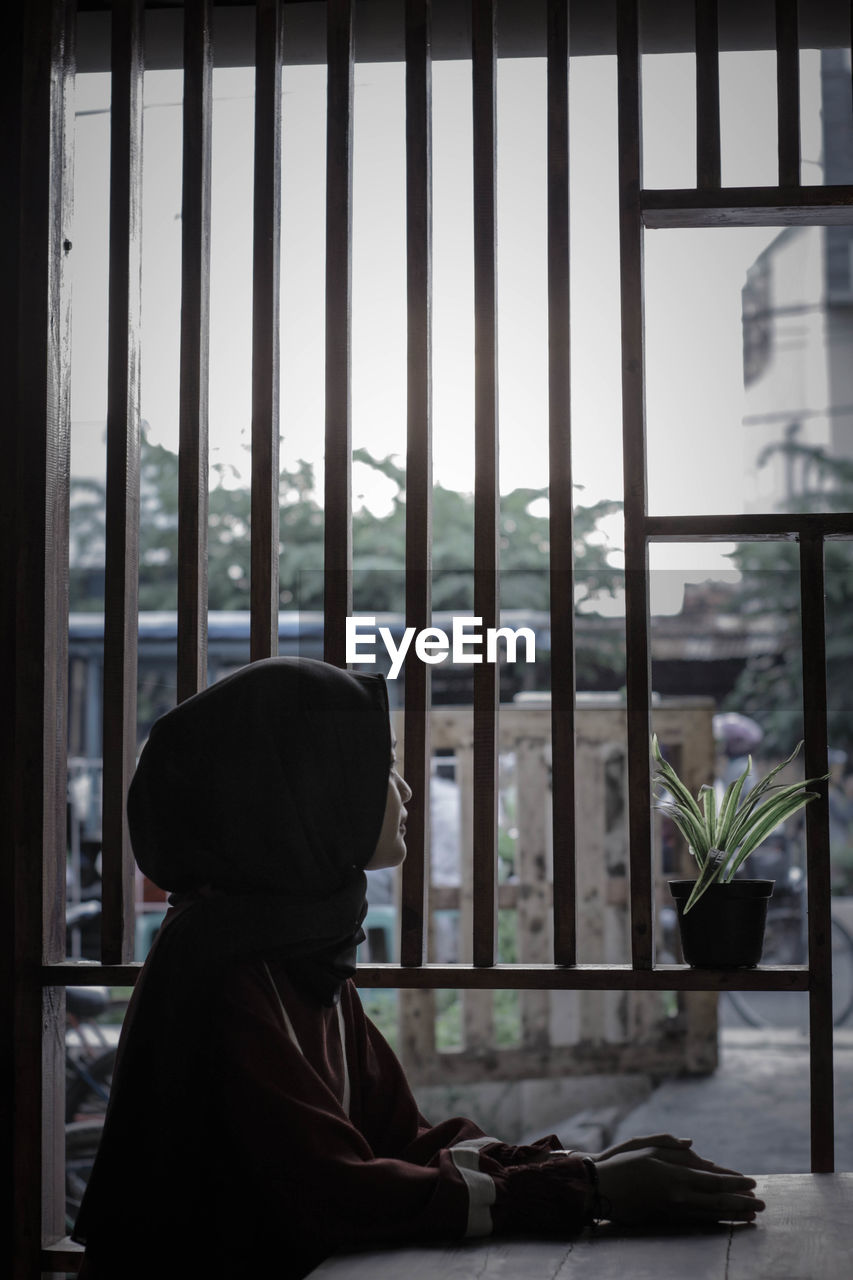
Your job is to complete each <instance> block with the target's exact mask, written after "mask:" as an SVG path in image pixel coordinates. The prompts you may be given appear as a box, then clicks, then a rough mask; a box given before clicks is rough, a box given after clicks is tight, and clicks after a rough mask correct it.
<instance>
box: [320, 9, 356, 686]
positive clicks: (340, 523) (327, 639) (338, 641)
mask: <svg viewBox="0 0 853 1280" xmlns="http://www.w3.org/2000/svg"><path fill="white" fill-rule="evenodd" d="M352 22H353V7H352V0H329V3H328V4H327V6H326V24H327V32H326V35H327V46H328V52H327V58H328V77H329V78H328V108H327V112H328V114H327V123H326V472H325V476H326V478H325V550H324V555H325V559H324V567H325V574H324V582H323V601H324V604H323V608H324V623H323V652H324V656H325V659H326V661H327V662H333V663H335V665H336V666H339V667H343V666H346V642H345V619H346V618H347V616H348V615H349V614H351V613H352V468H351V455H352V394H351V383H352V377H351V362H352V350H351V346H352V343H351V333H352V95H353V59H352Z"/></svg>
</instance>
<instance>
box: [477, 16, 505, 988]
mask: <svg viewBox="0 0 853 1280" xmlns="http://www.w3.org/2000/svg"><path fill="white" fill-rule="evenodd" d="M471 27H472V56H471V60H472V66H471V71H472V88H473V121H474V448H475V463H474V614H475V616H476V617H477V618H479V619H480V624H479V625H481V626H482V627H483V628H484V629H485V628H488V627H497V626H498V620H499V616H500V598H499V582H498V519H499V511H500V498H499V494H498V385H497V274H496V256H497V253H496V250H497V246H496V225H495V204H496V201H495V114H496V111H495V72H496V56H495V6H494V0H472V13H471ZM484 659H485V655H483V656H482V658H481V661H480V662H479V664H478V665H477V666H475V667H474V949H473V957H474V964H476V965H492V964H494V963H495V951H496V935H497V826H498V812H497V758H498V757H497V717H498V664H497V663H493V664H489V663H487V662H485V660H484Z"/></svg>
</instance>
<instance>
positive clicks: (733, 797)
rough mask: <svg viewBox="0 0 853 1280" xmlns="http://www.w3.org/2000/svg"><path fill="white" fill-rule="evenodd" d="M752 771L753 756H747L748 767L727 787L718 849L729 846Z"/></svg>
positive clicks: (721, 810) (722, 805)
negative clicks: (739, 806) (744, 789)
mask: <svg viewBox="0 0 853 1280" xmlns="http://www.w3.org/2000/svg"><path fill="white" fill-rule="evenodd" d="M751 773H752V756H747V758H746V768H745V769H744V771H743V773H742V774H741V775H740V776H739V777H738V778H735V780H734V781H733V782H730V783H729V785H728V787H727V788H726V794H725V795H724V796H723V802H722V804H721V805H720V816H719V820H718V822H717V833H716V840H715V841H714V843H715V844H716V846H717V848H718V849H728V847H729V843H728V842H729V836H730V834H731V830H732V827H733V826H734V822H735V818H736V817H737V809H738V802H739V801H740V795H741V792H742V791H743V788H744V785H745V783H746V780H747V778H748V777H749V775H750V774H751Z"/></svg>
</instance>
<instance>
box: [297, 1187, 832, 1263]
mask: <svg viewBox="0 0 853 1280" xmlns="http://www.w3.org/2000/svg"><path fill="white" fill-rule="evenodd" d="M756 1183H757V1184H758V1185H757V1187H756V1195H757V1196H759V1197H760V1198H762V1199H764V1200H765V1201H766V1202H767V1208H766V1209H765V1211H764V1213H762V1214H761V1215H760V1217H759V1218H758V1220H757V1223H756V1225H754V1226H753V1225H751V1224H741V1225H740V1226H733V1227H726V1226H723V1225H722V1224H721V1225H719V1226H716V1227H712V1228H703V1229H697V1230H694V1231H691V1232H689V1233H684V1232H669V1231H662V1230H656V1231H654V1232H652V1231H644V1232H639V1231H636V1230H633V1231H626V1230H620V1231H619V1232H617V1231H616V1230H615V1228H612V1227H609V1226H607V1225H605V1226H602V1227H598V1228H596V1230H595V1231H594V1232H592V1233H590V1234H588V1235H585V1236H583V1237H582V1238H581V1239H579V1240H574V1241H553V1240H550V1241H545V1240H494V1239H488V1240H483V1241H470V1242H468V1241H466V1242H464V1243H461V1244H445V1245H435V1246H421V1247H419V1248H412V1249H393V1250H376V1251H371V1252H369V1253H355V1254H346V1255H340V1256H338V1257H335V1258H329V1259H328V1260H327V1261H326V1262H324V1263H323V1264H322V1265H321V1266H319V1267H318V1268H317V1270H316V1271H313V1272H312V1273H311V1280H400V1278H401V1277H404V1278H405V1280H436V1277H438V1276H440V1277H441V1280H473V1278H474V1277H476V1280H521V1278H522V1277H523V1280H570V1278H571V1277H574V1276H579V1277H583V1280H686V1278H689V1280H769V1278H770V1277H772V1280H837V1278H839V1277H843V1276H848V1275H850V1274H851V1273H853V1263H851V1259H853V1173H822V1174H820V1173H818V1174H814V1173H781V1174H768V1175H766V1176H756Z"/></svg>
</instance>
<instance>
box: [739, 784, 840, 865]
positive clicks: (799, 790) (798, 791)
mask: <svg viewBox="0 0 853 1280" xmlns="http://www.w3.org/2000/svg"><path fill="white" fill-rule="evenodd" d="M819 781H822V779H819V778H810V779H809V780H808V782H792V783H790V784H789V785H788V786H786V787H771V788H770V791H771V794H769V795H768V794H767V792H765V793H764V797H763V803H758V804H754V803H753V804H750V805H748V804H747V802H748V801H749V800H751V798H752V793H750V796H748V797H747V802H744V804H743V805H742V806H741V808H740V811H739V812H738V814H737V817H736V819H735V822H734V825H733V827H732V830H731V832H730V835H729V841H728V847H729V848H730V849H737V847H738V845H740V844H741V842H742V841H743V840H745V839H746V838H747V836H749V835H750V833H751V832H752V831H753V830H754V828H755V825H756V824H758V823H763V822H764V819H765V817H766V816H767V814H768V813H769V812H771V808H772V807H779V806H781V805H782V804H783V803H785V802H787V801H788V800H789V799H792V798H797V797H799V800H800V804H805V803H806V797H808V799H809V800H812V799H814V798H815V796H816V795H817V792H813V791H808V792H807V791H804V790H803V788H804V787H810V786H813V785H814V783H815V782H819ZM799 807H800V805H797V806H795V808H794V809H792V810H790V812H789V813H788V814H787V816H788V817H790V816H791V814H792V813H796V811H797V809H798V808H799ZM781 821H783V819H782V818H777V819H776V822H775V823H774V824H773V826H776V825H777V824H778V823H779V822H781ZM772 830H773V827H772V826H771V827H769V828H768V829H767V833H766V834H768V835H769V833H770V831H772ZM752 848H753V849H754V848H755V845H752ZM750 851H751V850H750Z"/></svg>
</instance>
